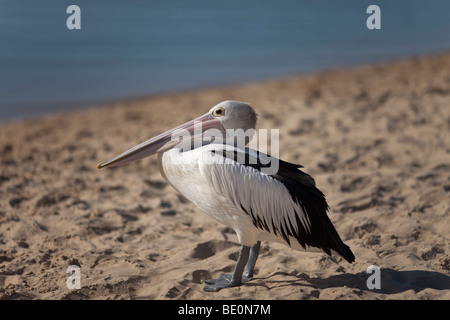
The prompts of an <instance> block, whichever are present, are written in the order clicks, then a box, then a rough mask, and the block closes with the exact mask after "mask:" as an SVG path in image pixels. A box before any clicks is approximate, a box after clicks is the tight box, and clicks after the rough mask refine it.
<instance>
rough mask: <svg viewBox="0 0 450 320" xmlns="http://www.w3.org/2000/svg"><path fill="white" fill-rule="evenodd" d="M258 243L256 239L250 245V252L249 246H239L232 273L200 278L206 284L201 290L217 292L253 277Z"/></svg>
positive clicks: (259, 243) (238, 284)
mask: <svg viewBox="0 0 450 320" xmlns="http://www.w3.org/2000/svg"><path fill="white" fill-rule="evenodd" d="M260 245H261V242H260V241H258V242H257V243H256V244H255V245H254V246H252V251H251V253H250V247H247V246H241V249H240V250H239V257H238V260H237V262H236V267H235V268H234V272H233V274H221V275H220V277H219V278H217V279H212V280H208V281H205V280H202V282H203V283H204V284H206V286H205V287H204V288H203V291H206V292H217V291H219V290H221V289H224V288H231V287H237V286H240V285H241V284H243V283H245V282H247V281H250V280H251V279H252V278H253V269H254V267H255V263H256V259H257V258H258V253H259V248H260ZM249 256H250V259H249ZM247 262H248V264H247ZM246 265H247V267H246ZM244 268H245V272H244Z"/></svg>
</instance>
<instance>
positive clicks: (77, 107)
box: [0, 52, 449, 126]
mask: <svg viewBox="0 0 450 320" xmlns="http://www.w3.org/2000/svg"><path fill="white" fill-rule="evenodd" d="M448 53H449V52H438V53H428V54H423V55H415V54H414V55H409V56H406V57H403V58H392V59H387V60H382V61H377V62H366V63H362V64H354V65H347V66H339V67H328V68H323V69H317V70H312V71H306V72H298V73H294V74H290V75H289V74H288V75H280V76H273V77H268V78H262V79H254V80H247V81H245V80H244V81H242V82H233V83H226V84H222V85H214V84H213V85H210V86H199V87H195V88H187V89H175V90H167V91H161V92H154V93H148V94H145V93H143V94H141V95H134V96H124V97H122V98H118V99H106V100H105V99H104V100H99V101H97V102H86V103H80V104H76V103H72V104H74V107H71V108H68V109H65V110H61V111H52V112H38V113H37V114H35V115H29V116H19V117H17V118H16V117H13V118H9V119H5V120H0V126H1V125H3V124H9V123H17V122H20V121H27V120H39V119H42V118H47V117H51V116H52V115H70V114H71V113H74V112H84V111H89V110H91V109H95V108H101V107H105V106H110V105H117V104H127V103H135V102H145V101H148V100H151V99H153V98H158V97H165V96H170V95H186V94H193V93H196V92H201V91H209V90H222V89H227V88H229V89H233V88H235V87H238V86H248V85H252V84H264V83H266V82H277V81H286V80H289V79H293V78H305V77H314V76H317V75H319V74H323V73H325V74H326V73H331V72H334V71H340V70H343V71H346V72H348V71H351V70H353V69H361V68H365V67H376V66H383V65H388V64H396V63H401V62H402V61H409V60H415V59H428V58H431V59H432V58H434V57H438V56H441V55H446V54H448ZM62 104H63V103H61V104H60V105H62ZM52 105H53V106H54V108H55V109H56V108H57V104H56V103H53V104H52Z"/></svg>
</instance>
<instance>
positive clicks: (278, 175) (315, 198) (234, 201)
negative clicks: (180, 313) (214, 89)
mask: <svg viewBox="0 0 450 320" xmlns="http://www.w3.org/2000/svg"><path fill="white" fill-rule="evenodd" d="M256 122H257V115H256V113H255V111H254V109H253V107H251V106H250V105H249V104H246V103H243V102H239V101H224V102H221V103H219V104H217V105H216V106H214V107H213V108H211V109H210V110H209V112H207V113H206V114H204V115H203V116H201V117H198V118H196V119H194V120H191V121H189V122H187V123H185V124H182V125H180V126H178V127H176V128H174V129H171V130H169V131H167V132H165V133H162V134H160V135H158V136H156V137H154V138H152V139H149V140H147V141H145V142H143V143H141V144H139V145H137V146H135V147H133V148H131V149H129V150H127V151H125V152H123V153H121V154H119V155H118V156H116V157H114V158H112V159H110V160H108V161H106V162H102V163H99V164H98V165H97V168H98V169H101V168H105V167H115V166H120V165H124V164H128V163H130V162H133V161H136V160H139V159H142V158H144V157H147V156H151V155H153V154H157V155H158V164H159V170H160V173H161V175H162V176H163V177H164V179H165V180H167V181H168V182H169V184H170V185H172V186H173V187H174V188H175V189H176V190H177V191H178V192H180V193H181V194H183V195H184V196H185V197H186V198H187V199H189V200H190V201H191V202H193V203H194V204H195V205H196V206H197V207H198V208H199V209H200V210H201V211H203V212H204V213H206V214H207V215H209V216H210V217H212V218H214V219H216V220H217V221H219V222H221V223H223V224H224V225H226V226H228V227H230V228H232V229H233V230H234V231H235V232H236V234H237V238H238V241H239V243H240V245H241V246H240V249H239V256H238V259H237V262H236V266H235V268H234V271H233V273H232V274H222V275H221V276H220V277H219V278H217V279H213V280H209V281H203V282H204V284H205V287H204V288H203V290H204V291H207V292H216V291H219V290H221V289H224V288H229V287H235V286H240V285H242V284H244V283H246V282H247V281H249V280H251V279H252V278H253V272H254V268H255V264H256V260H257V258H258V254H259V250H260V246H261V241H262V240H265V241H275V242H279V243H284V244H286V245H288V246H290V247H292V248H293V249H298V250H305V251H319V252H322V251H323V252H325V253H326V254H328V255H332V254H338V255H340V256H342V257H343V258H344V259H345V260H346V261H348V262H350V263H351V262H353V261H354V260H355V257H354V255H353V253H352V251H351V249H350V248H349V247H348V246H347V245H346V244H344V242H343V241H342V240H341V238H340V236H339V235H338V233H337V231H336V229H335V228H334V226H333V224H332V222H331V221H330V219H329V217H328V215H327V211H328V210H329V207H328V204H327V202H326V199H325V196H324V194H323V193H322V192H321V191H320V190H319V189H318V188H317V187H316V184H315V181H314V179H313V178H312V177H311V176H310V175H308V174H307V173H305V172H303V171H301V170H300V168H302V166H301V165H297V164H292V163H289V162H286V161H282V160H279V159H277V158H275V157H272V156H270V155H268V154H263V153H262V152H258V151H256V150H254V149H250V148H248V147H245V145H247V143H248V141H249V139H251V135H252V134H249V135H248V136H247V135H246V136H244V138H243V139H244V140H245V142H244V146H243V147H242V143H241V145H238V144H237V143H236V140H237V139H225V138H226V137H227V136H228V135H229V134H228V131H229V130H238V129H241V130H242V131H243V132H252V130H253V132H254V130H255V127H256ZM211 130H215V131H213V132H214V134H210V135H209V138H205V136H207V135H208V132H210V131H211ZM220 138H224V139H220ZM241 140H242V139H241ZM241 142H242V141H241ZM274 161H276V162H277V171H276V172H265V169H267V168H268V166H269V163H271V162H274ZM266 171H267V170H266Z"/></svg>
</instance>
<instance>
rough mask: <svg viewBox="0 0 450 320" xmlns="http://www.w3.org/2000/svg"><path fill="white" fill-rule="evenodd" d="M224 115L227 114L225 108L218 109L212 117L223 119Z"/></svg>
mask: <svg viewBox="0 0 450 320" xmlns="http://www.w3.org/2000/svg"><path fill="white" fill-rule="evenodd" d="M224 114H225V110H224V109H223V108H217V109H215V110H214V111H213V113H212V115H213V116H214V117H222V116H223V115H224Z"/></svg>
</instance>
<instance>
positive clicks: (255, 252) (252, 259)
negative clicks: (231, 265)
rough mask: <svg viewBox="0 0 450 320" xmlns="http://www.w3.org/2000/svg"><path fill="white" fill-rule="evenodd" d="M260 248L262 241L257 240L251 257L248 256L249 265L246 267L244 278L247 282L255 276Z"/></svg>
mask: <svg viewBox="0 0 450 320" xmlns="http://www.w3.org/2000/svg"><path fill="white" fill-rule="evenodd" d="M259 248H261V241H258V242H256V243H255V244H254V245H253V246H252V249H251V251H250V258H248V262H247V266H246V267H245V271H244V275H243V280H244V282H247V281H249V280H251V279H252V278H253V271H254V270H255V264H256V260H257V259H258V255H259Z"/></svg>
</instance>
